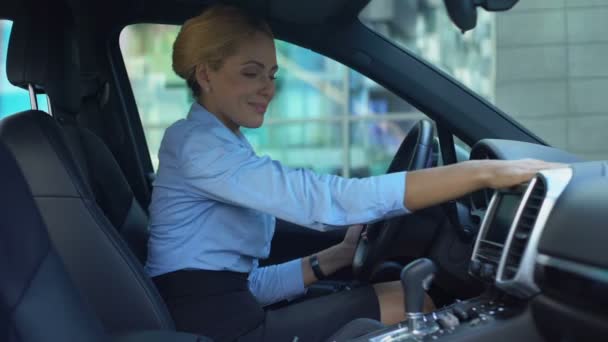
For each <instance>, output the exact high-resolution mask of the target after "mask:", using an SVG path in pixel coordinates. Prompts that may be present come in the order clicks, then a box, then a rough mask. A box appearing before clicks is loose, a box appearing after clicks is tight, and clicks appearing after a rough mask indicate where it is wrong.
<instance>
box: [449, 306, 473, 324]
mask: <svg viewBox="0 0 608 342" xmlns="http://www.w3.org/2000/svg"><path fill="white" fill-rule="evenodd" d="M452 312H454V315H456V317H458V319H459V320H460V321H461V322H463V321H468V320H469V314H468V313H467V311H466V310H465V309H463V308H461V307H460V306H455V307H453V308H452Z"/></svg>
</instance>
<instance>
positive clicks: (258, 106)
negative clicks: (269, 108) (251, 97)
mask: <svg viewBox="0 0 608 342" xmlns="http://www.w3.org/2000/svg"><path fill="white" fill-rule="evenodd" d="M250 105H251V106H252V107H253V109H254V110H255V112H256V113H258V114H264V113H265V112H266V105H264V104H260V103H250Z"/></svg>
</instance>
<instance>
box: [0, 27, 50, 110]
mask: <svg viewBox="0 0 608 342" xmlns="http://www.w3.org/2000/svg"><path fill="white" fill-rule="evenodd" d="M12 26H13V23H12V21H10V20H0V71H1V72H0V118H2V117H5V116H9V115H11V114H14V113H18V112H21V111H24V110H28V109H31V105H30V97H29V94H28V92H27V91H26V90H25V89H21V88H19V87H15V86H13V85H12V84H11V83H10V82H9V81H8V78H7V77H6V55H7V52H8V40H9V37H10V34H11V28H12ZM37 99H38V106H39V108H40V109H41V110H45V111H46V108H47V104H46V96H44V95H42V96H41V95H38V96H37Z"/></svg>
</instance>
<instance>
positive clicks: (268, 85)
mask: <svg viewBox="0 0 608 342" xmlns="http://www.w3.org/2000/svg"><path fill="white" fill-rule="evenodd" d="M263 82H264V84H263V85H262V87H261V88H260V94H261V95H263V96H264V97H266V98H267V99H271V98H272V96H273V95H274V91H275V85H274V81H273V80H272V79H266V80H264V81H263Z"/></svg>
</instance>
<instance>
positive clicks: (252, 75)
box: [243, 72, 258, 78]
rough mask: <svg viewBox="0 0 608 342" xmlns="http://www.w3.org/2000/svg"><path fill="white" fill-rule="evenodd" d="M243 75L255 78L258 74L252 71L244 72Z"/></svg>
mask: <svg viewBox="0 0 608 342" xmlns="http://www.w3.org/2000/svg"><path fill="white" fill-rule="evenodd" d="M243 75H244V76H245V77H248V78H256V77H257V76H258V74H256V73H253V72H244V73H243Z"/></svg>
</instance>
